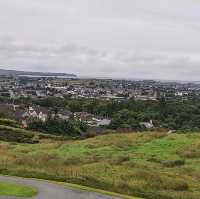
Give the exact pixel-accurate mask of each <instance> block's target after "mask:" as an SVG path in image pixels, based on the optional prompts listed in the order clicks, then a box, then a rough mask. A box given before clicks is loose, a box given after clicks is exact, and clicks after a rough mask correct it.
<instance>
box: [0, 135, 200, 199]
mask: <svg viewBox="0 0 200 199" xmlns="http://www.w3.org/2000/svg"><path fill="white" fill-rule="evenodd" d="M0 154H1V156H0V172H1V173H3V174H12V175H19V176H25V177H36V178H43V179H51V180H57V181H64V182H72V183H77V184H81V185H86V186H90V187H93V188H100V189H104V190H108V191H113V192H118V193H122V194H127V195H130V196H139V197H143V198H147V199H199V198H200V183H199V180H200V135H199V134H195V133H193V134H170V135H168V134H166V133H154V132H146V133H141V134H109V135H103V136H98V137H95V138H90V139H87V140H82V141H49V140H48V141H45V140H43V142H42V143H39V144H12V143H6V142H1V143H0Z"/></svg>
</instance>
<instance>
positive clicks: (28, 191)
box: [0, 182, 37, 197]
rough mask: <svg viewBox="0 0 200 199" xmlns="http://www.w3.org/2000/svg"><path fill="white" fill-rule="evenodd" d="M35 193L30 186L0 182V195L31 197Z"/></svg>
mask: <svg viewBox="0 0 200 199" xmlns="http://www.w3.org/2000/svg"><path fill="white" fill-rule="evenodd" d="M36 194H37V191H36V190H35V189H33V188H31V187H28V186H23V185H17V184H8V183H3V182H0V196H16V197H33V196H35V195H36Z"/></svg>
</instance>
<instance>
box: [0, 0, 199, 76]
mask: <svg viewBox="0 0 200 199" xmlns="http://www.w3.org/2000/svg"><path fill="white" fill-rule="evenodd" d="M0 67H1V68H7V69H18V70H33V71H49V72H50V71H51V72H66V73H75V74H78V75H84V76H99V77H116V78H144V79H169V80H170V79H172V80H174V79H177V80H200V1H199V0H0Z"/></svg>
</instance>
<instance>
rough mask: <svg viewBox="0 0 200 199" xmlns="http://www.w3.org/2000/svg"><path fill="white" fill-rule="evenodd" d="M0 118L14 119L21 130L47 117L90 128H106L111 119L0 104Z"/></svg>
mask: <svg viewBox="0 0 200 199" xmlns="http://www.w3.org/2000/svg"><path fill="white" fill-rule="evenodd" d="M0 116H2V117H3V116H6V117H7V118H11V119H15V120H17V121H18V122H20V123H21V125H22V127H23V128H27V125H28V121H30V120H32V119H36V120H40V121H42V122H45V121H46V120H47V119H48V117H51V118H53V117H58V118H59V119H62V120H65V121H69V120H70V119H72V118H73V119H75V120H79V121H81V122H85V123H87V124H88V125H89V126H90V127H101V126H108V125H109V124H110V123H111V119H109V118H105V117H100V116H96V115H93V114H90V113H87V112H75V113H72V112H71V111H69V110H65V109H61V110H59V111H58V112H57V113H56V114H55V112H53V111H51V110H49V109H48V108H46V107H41V106H29V107H25V106H24V105H14V104H5V103H2V104H0Z"/></svg>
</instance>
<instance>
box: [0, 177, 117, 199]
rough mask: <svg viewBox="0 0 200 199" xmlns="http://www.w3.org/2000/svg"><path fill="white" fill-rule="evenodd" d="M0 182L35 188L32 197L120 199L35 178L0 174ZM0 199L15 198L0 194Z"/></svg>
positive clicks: (41, 198)
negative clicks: (35, 193) (36, 192)
mask: <svg viewBox="0 0 200 199" xmlns="http://www.w3.org/2000/svg"><path fill="white" fill-rule="evenodd" d="M0 182H6V183H16V184H23V185H28V186H32V187H33V188H36V189H37V190H38V195H37V196H35V197H33V198H32V199H120V198H117V197H111V196H105V195H101V194H99V193H93V192H86V191H79V190H76V189H73V188H66V187H64V186H62V185H58V184H54V183H50V182H47V181H42V180H36V179H24V178H18V177H7V176H0ZM0 199H17V198H16V197H2V196H0Z"/></svg>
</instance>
